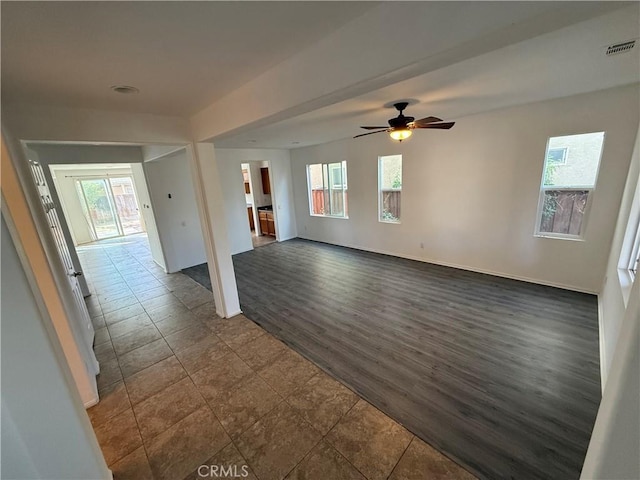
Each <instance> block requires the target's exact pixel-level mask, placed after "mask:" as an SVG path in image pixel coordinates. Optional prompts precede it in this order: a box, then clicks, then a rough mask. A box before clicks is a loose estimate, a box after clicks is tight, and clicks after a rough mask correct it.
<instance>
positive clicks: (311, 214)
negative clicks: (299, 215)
mask: <svg viewBox="0 0 640 480" xmlns="http://www.w3.org/2000/svg"><path fill="white" fill-rule="evenodd" d="M309 216H310V217H316V218H336V219H338V220H349V217H338V216H337V215H318V214H315V213H310V214H309Z"/></svg>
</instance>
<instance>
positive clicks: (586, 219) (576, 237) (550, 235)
mask: <svg viewBox="0 0 640 480" xmlns="http://www.w3.org/2000/svg"><path fill="white" fill-rule="evenodd" d="M585 133H600V132H585ZM602 133H603V135H602V148H601V149H600V157H599V158H598V168H597V169H596V176H595V178H594V180H593V186H592V187H580V186H572V187H554V186H550V185H545V184H544V176H545V168H546V166H547V151H548V150H549V142H550V141H551V139H552V138H553V137H549V138H548V139H547V146H546V147H545V149H544V154H545V157H544V162H542V174H541V175H540V192H539V194H538V210H537V212H536V224H535V229H534V232H533V236H534V237H539V238H552V239H557V240H574V241H579V242H584V241H585V236H586V231H587V225H588V223H589V217H591V205H592V204H593V195H594V193H595V191H596V187H597V186H598V178H599V177H600V167H601V166H602V155H603V154H604V144H605V140H606V137H607V133H606V132H602ZM575 135H581V134H579V133H578V134H575ZM567 151H568V149H567ZM554 190H565V191H566V190H575V191H584V190H587V191H588V192H589V195H587V204H586V205H585V207H584V215H583V216H582V224H581V226H580V227H581V228H580V235H571V234H568V233H555V232H542V231H540V223H541V221H542V210H543V206H544V192H545V191H554Z"/></svg>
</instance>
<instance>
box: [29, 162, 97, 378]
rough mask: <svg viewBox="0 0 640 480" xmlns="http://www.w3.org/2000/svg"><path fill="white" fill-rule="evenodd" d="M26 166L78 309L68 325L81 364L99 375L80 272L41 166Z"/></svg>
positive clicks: (91, 327)
mask: <svg viewBox="0 0 640 480" xmlns="http://www.w3.org/2000/svg"><path fill="white" fill-rule="evenodd" d="M29 164H30V166H31V173H32V175H33V181H34V182H35V184H36V186H37V188H38V193H39V195H40V201H41V202H42V207H43V208H44V211H45V213H46V215H47V219H48V222H49V226H50V227H51V233H52V234H53V238H54V240H55V244H56V249H57V251H58V254H59V255H60V260H61V261H62V265H63V266H64V268H65V270H66V272H67V278H68V279H69V285H70V287H71V291H72V292H73V298H74V300H75V303H76V305H77V312H79V315H80V318H77V319H70V324H71V327H72V329H73V332H74V335H75V336H76V341H77V342H78V343H79V344H80V350H81V351H82V352H83V355H84V361H85V363H86V365H87V367H88V369H89V371H90V372H93V373H94V374H98V372H99V371H100V368H99V365H98V361H97V359H96V356H95V353H94V352H93V339H94V336H95V331H94V328H93V324H92V323H91V317H89V312H88V311H87V305H86V304H85V303H84V298H83V296H82V291H81V289H80V285H79V284H78V280H77V278H78V276H79V275H82V272H79V271H76V270H75V269H74V267H73V262H72V260H71V254H70V253H69V248H68V247H67V243H66V242H65V239H64V235H63V233H62V229H61V227H60V219H59V218H58V212H57V211H56V208H55V204H54V203H53V201H52V199H51V192H50V191H49V186H48V185H47V181H46V178H45V176H44V172H43V170H42V166H41V165H40V164H39V163H38V162H34V161H32V160H29ZM94 381H95V377H94ZM96 390H97V389H96Z"/></svg>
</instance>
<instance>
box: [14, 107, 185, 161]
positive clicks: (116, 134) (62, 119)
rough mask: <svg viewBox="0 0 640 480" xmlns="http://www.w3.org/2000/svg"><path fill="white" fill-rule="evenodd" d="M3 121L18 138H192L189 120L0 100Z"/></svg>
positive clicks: (182, 141)
mask: <svg viewBox="0 0 640 480" xmlns="http://www.w3.org/2000/svg"><path fill="white" fill-rule="evenodd" d="M2 122H3V123H5V122H6V124H7V125H8V127H9V128H10V129H11V131H12V132H13V135H15V137H16V138H17V139H19V140H37V141H49V142H54V141H61V142H72V143H79V142H100V143H110V142H113V143H132V144H135V145H139V144H142V143H148V144H171V145H175V144H185V143H188V142H189V141H190V140H191V134H190V130H189V122H188V121H186V120H185V119H184V118H181V117H167V116H163V115H152V114H146V113H128V112H115V111H107V110H93V109H88V108H69V107H58V106H48V105H24V104H7V103H6V102H3V105H2ZM63 163H64V162H63ZM67 163H68V162H67Z"/></svg>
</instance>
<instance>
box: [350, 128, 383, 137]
mask: <svg viewBox="0 0 640 480" xmlns="http://www.w3.org/2000/svg"><path fill="white" fill-rule="evenodd" d="M388 130H389V129H384V130H378V131H377V132H369V133H361V134H360V135H356V136H355V137H353V138H358V137H364V136H365V135H373V134H374V133H382V132H386V131H388Z"/></svg>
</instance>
